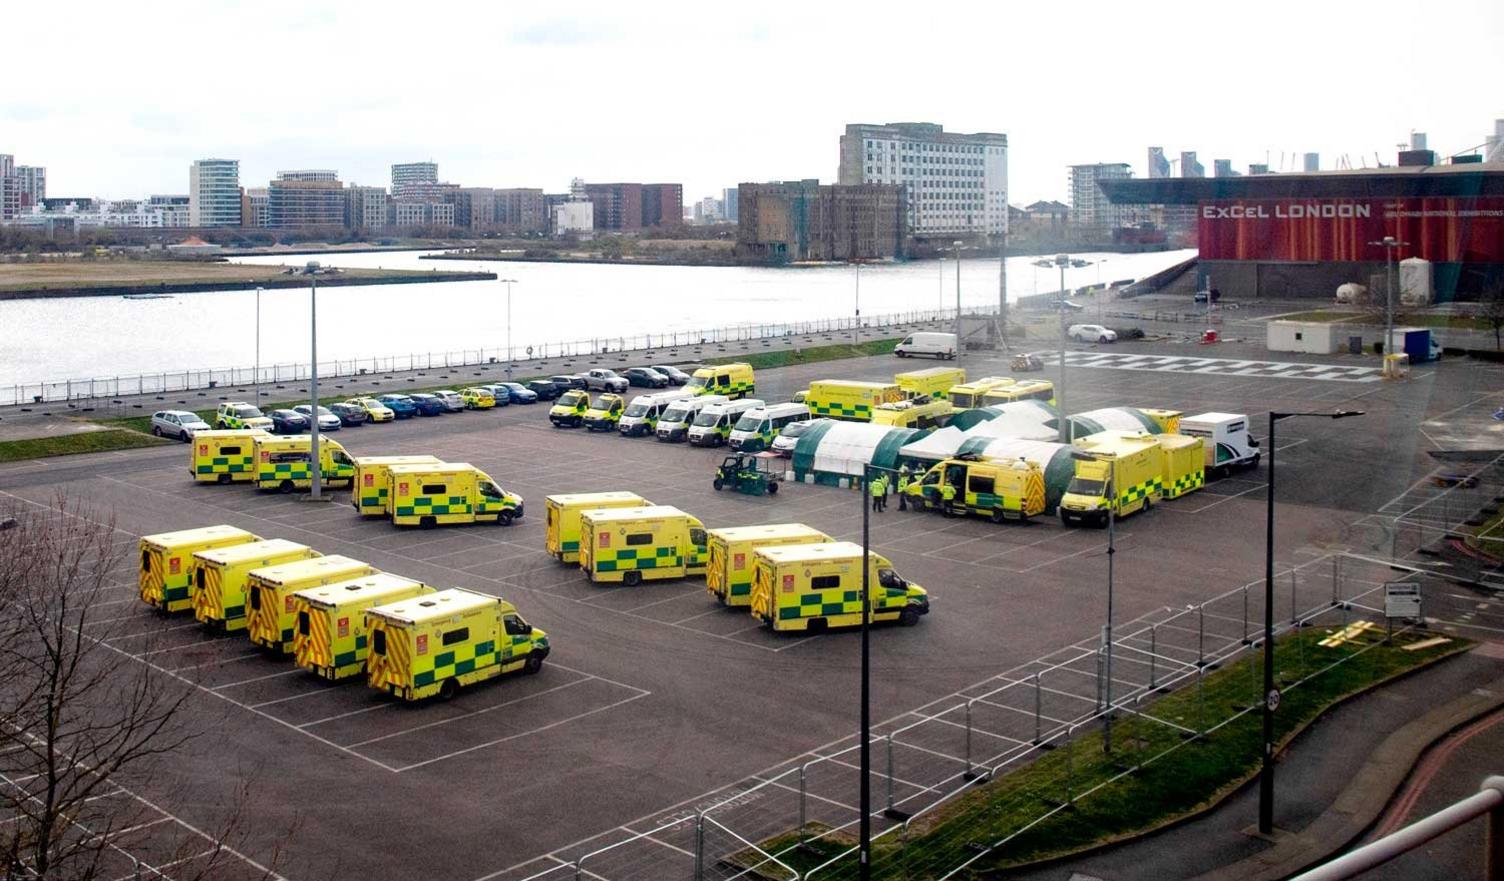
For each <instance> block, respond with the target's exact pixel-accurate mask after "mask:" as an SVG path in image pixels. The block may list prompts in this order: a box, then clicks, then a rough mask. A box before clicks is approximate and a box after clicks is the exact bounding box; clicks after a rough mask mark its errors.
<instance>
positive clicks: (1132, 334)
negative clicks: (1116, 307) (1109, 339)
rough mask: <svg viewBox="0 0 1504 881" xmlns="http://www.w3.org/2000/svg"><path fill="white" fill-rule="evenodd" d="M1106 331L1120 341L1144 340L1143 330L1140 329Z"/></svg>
mask: <svg viewBox="0 0 1504 881" xmlns="http://www.w3.org/2000/svg"><path fill="white" fill-rule="evenodd" d="M1108 329H1109V330H1111V331H1112V332H1113V333H1115V334H1117V335H1118V339H1120V340H1141V339H1143V338H1144V329H1143V328H1142V327H1113V328H1108Z"/></svg>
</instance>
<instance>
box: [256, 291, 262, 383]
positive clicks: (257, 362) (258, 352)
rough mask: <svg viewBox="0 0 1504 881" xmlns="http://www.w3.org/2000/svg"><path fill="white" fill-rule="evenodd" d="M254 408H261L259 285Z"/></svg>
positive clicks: (258, 293) (258, 295)
mask: <svg viewBox="0 0 1504 881" xmlns="http://www.w3.org/2000/svg"><path fill="white" fill-rule="evenodd" d="M256 406H257V407H260V406H261V285H256Z"/></svg>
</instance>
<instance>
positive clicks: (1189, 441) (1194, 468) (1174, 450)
mask: <svg viewBox="0 0 1504 881" xmlns="http://www.w3.org/2000/svg"><path fill="white" fill-rule="evenodd" d="M1145 436H1146V437H1152V438H1154V440H1155V441H1156V442H1158V443H1159V449H1160V451H1161V452H1163V453H1164V466H1163V467H1164V475H1163V476H1164V491H1165V498H1167V499H1178V498H1180V497H1181V496H1183V495H1185V494H1186V493H1190V492H1195V491H1196V490H1198V489H1200V488H1201V487H1203V486H1205V485H1206V445H1205V444H1204V443H1202V440H1201V438H1199V437H1192V436H1190V435H1188V434H1153V435H1145Z"/></svg>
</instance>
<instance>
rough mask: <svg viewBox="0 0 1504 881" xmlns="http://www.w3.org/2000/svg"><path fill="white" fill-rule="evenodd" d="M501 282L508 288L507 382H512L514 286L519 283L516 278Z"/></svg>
mask: <svg viewBox="0 0 1504 881" xmlns="http://www.w3.org/2000/svg"><path fill="white" fill-rule="evenodd" d="M499 281H500V282H501V283H502V284H504V285H506V286H507V382H511V381H512V285H514V284H516V283H517V279H515V278H503V279H499Z"/></svg>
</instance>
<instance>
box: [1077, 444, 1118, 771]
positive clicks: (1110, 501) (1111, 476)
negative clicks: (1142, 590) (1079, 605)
mask: <svg viewBox="0 0 1504 881" xmlns="http://www.w3.org/2000/svg"><path fill="white" fill-rule="evenodd" d="M1070 452H1071V458H1072V459H1077V460H1080V461H1083V462H1105V463H1107V492H1106V498H1107V626H1106V628H1105V635H1104V638H1103V640H1104V642H1105V643H1106V645H1105V648H1106V652H1107V658H1106V667H1107V669H1106V675H1105V676H1104V677H1103V678H1104V681H1105V685H1104V688H1105V692H1104V694H1105V700H1104V704H1105V705H1106V709H1107V714H1106V717H1105V718H1104V720H1103V729H1102V752H1105V753H1110V752H1112V574H1113V573H1112V558H1113V555H1114V554H1116V553H1117V544H1116V541H1115V538H1116V532H1117V514H1116V510H1115V509H1116V507H1117V500H1118V499H1117V493H1118V487H1117V471H1118V469H1117V461H1116V460H1115V459H1114V458H1113V457H1111V456H1102V455H1098V454H1096V453H1090V452H1087V451H1086V450H1078V449H1076V448H1074V447H1072V448H1071V451H1070Z"/></svg>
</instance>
